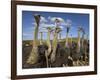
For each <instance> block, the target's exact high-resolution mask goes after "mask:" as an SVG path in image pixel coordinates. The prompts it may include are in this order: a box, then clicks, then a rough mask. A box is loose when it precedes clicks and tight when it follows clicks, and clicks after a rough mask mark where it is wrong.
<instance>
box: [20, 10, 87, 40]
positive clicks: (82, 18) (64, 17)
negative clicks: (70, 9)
mask: <svg viewBox="0 0 100 80" xmlns="http://www.w3.org/2000/svg"><path fill="white" fill-rule="evenodd" d="M35 14H40V15H41V21H40V26H39V28H40V29H39V32H41V31H43V32H47V31H46V29H44V28H43V27H48V26H52V27H55V23H54V19H55V18H58V19H59V20H60V21H61V23H60V24H59V26H60V27H61V29H62V32H61V35H62V38H65V37H66V25H67V24H68V21H70V24H71V27H70V32H69V37H70V36H71V34H72V37H77V36H78V32H77V30H78V26H81V27H82V28H83V29H84V30H85V33H86V34H87V35H88V37H89V14H81V13H80V14H79V13H61V12H59V13H58V12H37V11H22V30H23V32H22V37H23V40H33V39H34V38H33V37H34V35H33V32H34V27H35V20H34V16H33V15H35ZM38 35H40V34H38ZM38 38H39V39H40V36H38ZM46 38H47V33H43V39H46ZM52 38H53V37H52V35H51V39H52Z"/></svg>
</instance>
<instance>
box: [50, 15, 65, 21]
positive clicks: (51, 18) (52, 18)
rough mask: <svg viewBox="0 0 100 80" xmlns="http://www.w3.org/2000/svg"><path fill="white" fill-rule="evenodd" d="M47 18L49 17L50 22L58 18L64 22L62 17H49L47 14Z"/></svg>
mask: <svg viewBox="0 0 100 80" xmlns="http://www.w3.org/2000/svg"><path fill="white" fill-rule="evenodd" d="M48 19H49V20H50V21H51V22H55V20H56V19H58V20H59V21H60V22H64V19H63V18H61V17H51V16H49V17H48Z"/></svg>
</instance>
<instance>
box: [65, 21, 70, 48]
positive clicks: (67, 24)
mask: <svg viewBox="0 0 100 80" xmlns="http://www.w3.org/2000/svg"><path fill="white" fill-rule="evenodd" d="M70 28H71V20H67V23H66V42H65V47H68V34H69V30H70Z"/></svg>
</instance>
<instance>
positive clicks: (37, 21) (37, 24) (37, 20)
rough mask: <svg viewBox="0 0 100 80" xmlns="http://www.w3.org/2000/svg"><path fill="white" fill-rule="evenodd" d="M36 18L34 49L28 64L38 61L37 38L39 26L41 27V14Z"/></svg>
mask: <svg viewBox="0 0 100 80" xmlns="http://www.w3.org/2000/svg"><path fill="white" fill-rule="evenodd" d="M34 18H35V21H36V26H35V30H34V40H33V48H32V51H31V53H30V55H29V57H28V59H27V63H28V64H35V63H36V62H37V61H38V44H37V39H38V28H39V22H40V15H35V16H34Z"/></svg>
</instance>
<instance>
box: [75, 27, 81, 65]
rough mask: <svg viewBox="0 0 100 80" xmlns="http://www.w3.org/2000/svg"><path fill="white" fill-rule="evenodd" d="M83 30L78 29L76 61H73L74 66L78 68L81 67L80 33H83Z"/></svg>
mask: <svg viewBox="0 0 100 80" xmlns="http://www.w3.org/2000/svg"><path fill="white" fill-rule="evenodd" d="M82 30H83V28H82V27H81V26H79V27H78V39H77V47H76V54H75V56H74V57H73V58H74V61H73V64H74V65H75V66H78V65H79V58H80V55H81V54H80V46H81V45H80V33H81V32H82Z"/></svg>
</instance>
